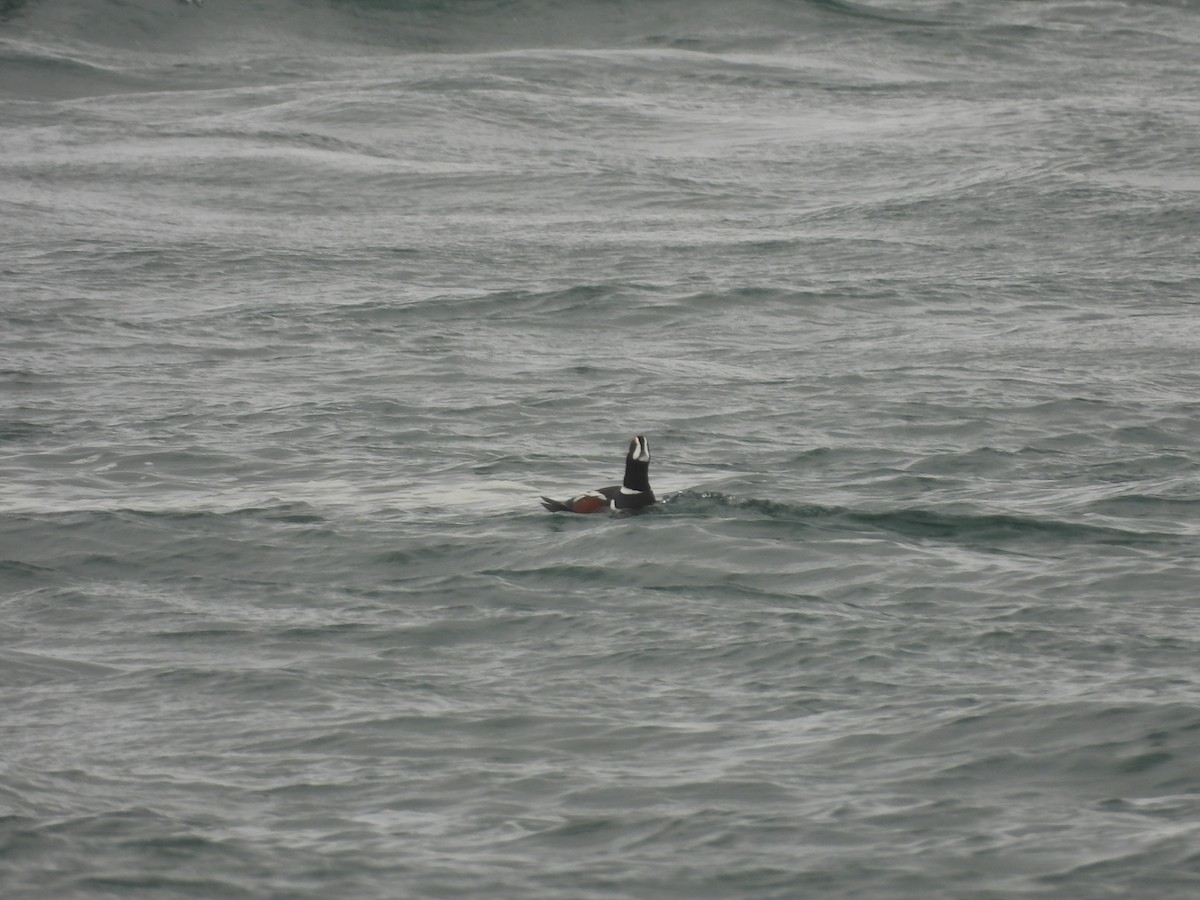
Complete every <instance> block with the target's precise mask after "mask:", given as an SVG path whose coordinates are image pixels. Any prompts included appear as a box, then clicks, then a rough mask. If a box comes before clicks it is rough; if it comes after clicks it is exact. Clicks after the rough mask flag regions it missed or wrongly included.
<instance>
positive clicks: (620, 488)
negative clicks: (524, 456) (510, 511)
mask: <svg viewBox="0 0 1200 900" xmlns="http://www.w3.org/2000/svg"><path fill="white" fill-rule="evenodd" d="M654 502H655V497H654V491H653V490H651V488H650V444H649V442H648V441H647V440H646V439H645V437H643V436H642V435H640V434H639V435H637V436H635V437H634V439H633V440H632V441H630V442H629V453H628V454H626V456H625V478H624V479H623V480H622V482H621V484H616V485H613V486H612V487H604V488H599V489H597V490H594V491H585V492H584V493H582V494H578V495H576V496H574V497H571V498H570V499H569V500H551V499H550V498H549V497H543V498H542V506H544V507H545V508H546V509H547V510H549V511H550V512H572V513H585V514H586V513H598V512H622V511H634V510H639V509H645V508H646V507H647V506H652V505H653V504H654Z"/></svg>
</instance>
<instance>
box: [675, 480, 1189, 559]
mask: <svg viewBox="0 0 1200 900" xmlns="http://www.w3.org/2000/svg"><path fill="white" fill-rule="evenodd" d="M663 510H664V511H665V512H667V513H669V514H672V515H686V516H700V517H717V516H724V517H734V518H744V519H760V520H768V521H774V522H780V523H787V524H789V525H791V526H794V527H798V528H800V529H804V530H809V529H811V530H821V531H825V532H828V531H845V532H853V533H859V534H861V533H864V532H867V533H871V532H874V533H876V534H880V535H883V536H891V537H893V538H898V539H902V540H909V541H940V542H950V543H958V544H964V545H968V546H982V545H986V546H992V547H998V546H1004V545H1009V544H1012V545H1018V544H1022V543H1025V542H1036V543H1039V544H1040V545H1042V546H1047V545H1049V544H1057V545H1069V544H1112V545H1119V546H1142V545H1146V544H1161V543H1164V542H1172V541H1177V540H1181V539H1182V538H1181V536H1180V535H1176V534H1170V533H1166V532H1158V531H1138V530H1132V529H1126V528H1117V527H1113V526H1109V525H1095V524H1091V523H1087V522H1077V521H1069V520H1066V519H1055V518H1049V517H1039V516H1022V515H1011V514H1004V513H960V512H948V511H942V510H934V509H923V508H920V507H903V508H899V509H889V510H878V511H874V510H855V509H849V508H846V507H838V506H821V505H818V504H802V503H787V502H780V501H774V500H763V499H757V498H737V497H733V496H729V495H727V494H722V493H719V492H710V491H681V492H680V493H678V494H674V495H672V496H670V497H668V498H666V499H665V501H664V503H663Z"/></svg>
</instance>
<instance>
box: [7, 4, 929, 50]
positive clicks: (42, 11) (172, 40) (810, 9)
mask: <svg viewBox="0 0 1200 900" xmlns="http://www.w3.org/2000/svg"><path fill="white" fill-rule="evenodd" d="M0 23H6V24H9V25H20V26H24V27H30V28H35V29H38V30H40V31H42V32H43V33H58V34H59V36H62V37H67V38H76V39H82V40H85V41H89V42H95V43H99V44H102V45H110V46H118V47H130V48H133V47H138V48H148V49H154V50H173V49H190V48H194V47H195V46H196V45H197V43H198V42H205V41H216V42H218V43H221V42H223V43H226V44H237V43H247V42H249V43H254V44H255V45H257V46H259V47H262V46H264V45H269V44H271V43H283V42H284V41H285V39H286V37H287V36H293V37H294V36H301V37H307V38H311V39H314V40H321V41H326V42H329V41H332V42H338V41H342V42H354V43H361V44H368V45H377V46H386V47H392V48H401V49H408V50H414V51H446V50H451V51H455V50H457V51H471V50H479V49H502V48H511V47H566V46H571V47H597V46H613V45H633V46H638V45H641V46H659V47H662V46H667V47H677V48H682V49H701V50H703V49H718V48H732V47H739V46H741V47H750V48H762V47H770V46H773V45H780V44H782V43H786V42H787V41H788V40H791V39H794V38H795V37H796V36H799V35H810V36H811V35H814V34H821V33H823V32H825V31H827V30H829V29H839V28H860V27H876V26H879V25H884V26H887V27H896V26H905V25H920V26H927V25H930V24H936V23H934V22H932V21H930V20H926V19H921V18H915V17H913V16H912V15H911V13H909V12H907V11H903V10H897V9H892V8H889V7H886V6H881V5H875V4H867V3H853V2H849V0H746V2H743V3H729V2H727V0H642V2H637V3H634V2H616V3H614V2H612V0H582V2H573V3H571V4H569V5H567V4H563V3H561V2H558V0H257V2H255V3H252V4H251V3H207V4H199V3H194V2H183V0H123V2H121V3H120V4H117V3H112V2H110V3H96V2H95V0H0Z"/></svg>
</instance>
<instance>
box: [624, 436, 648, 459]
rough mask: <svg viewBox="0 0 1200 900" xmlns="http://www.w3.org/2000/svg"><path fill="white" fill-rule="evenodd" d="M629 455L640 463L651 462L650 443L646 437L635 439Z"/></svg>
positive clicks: (631, 444) (630, 446)
mask: <svg viewBox="0 0 1200 900" xmlns="http://www.w3.org/2000/svg"><path fill="white" fill-rule="evenodd" d="M629 455H630V456H632V457H633V458H634V459H635V460H637V461H638V462H644V463H648V462H650V442H649V441H647V440H646V439H645V438H644V437H635V438H634V439H633V441H632V442H631V443H630V445H629Z"/></svg>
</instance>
